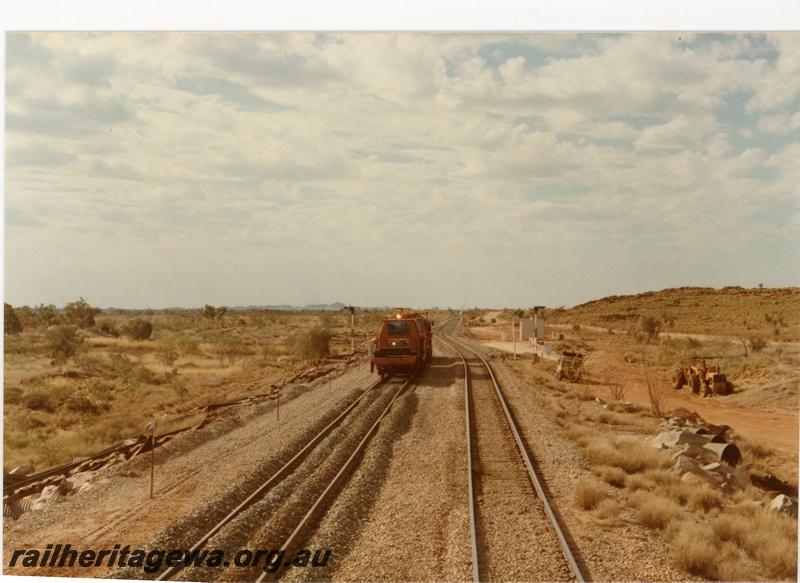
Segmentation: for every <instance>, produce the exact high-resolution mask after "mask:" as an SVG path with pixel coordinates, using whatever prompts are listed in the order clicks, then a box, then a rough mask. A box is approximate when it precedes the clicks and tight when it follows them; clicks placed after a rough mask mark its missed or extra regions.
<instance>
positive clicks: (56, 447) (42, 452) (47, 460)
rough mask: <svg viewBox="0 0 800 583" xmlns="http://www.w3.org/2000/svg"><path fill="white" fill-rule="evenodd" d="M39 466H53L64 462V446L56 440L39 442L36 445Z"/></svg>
mask: <svg viewBox="0 0 800 583" xmlns="http://www.w3.org/2000/svg"><path fill="white" fill-rule="evenodd" d="M34 449H35V451H36V460H37V465H38V466H45V467H47V466H52V465H55V464H57V463H58V462H61V461H64V456H65V448H64V445H63V444H62V443H61V442H59V441H55V440H49V441H39V442H37V443H36V444H35V445H34Z"/></svg>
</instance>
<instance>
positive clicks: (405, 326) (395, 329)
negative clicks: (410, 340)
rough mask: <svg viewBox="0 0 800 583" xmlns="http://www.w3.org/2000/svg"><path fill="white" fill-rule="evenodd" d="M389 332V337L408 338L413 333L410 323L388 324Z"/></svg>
mask: <svg viewBox="0 0 800 583" xmlns="http://www.w3.org/2000/svg"><path fill="white" fill-rule="evenodd" d="M387 324H388V326H387V332H388V334H389V336H408V335H409V334H410V333H411V323H410V322H394V321H391V320H390V321H389V322H387Z"/></svg>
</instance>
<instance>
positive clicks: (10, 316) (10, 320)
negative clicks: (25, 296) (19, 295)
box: [3, 304, 22, 334]
mask: <svg viewBox="0 0 800 583" xmlns="http://www.w3.org/2000/svg"><path fill="white" fill-rule="evenodd" d="M3 332H4V333H5V334H22V322H20V321H19V318H18V317H17V313H16V312H15V311H14V308H13V307H11V304H5V312H4V316H3Z"/></svg>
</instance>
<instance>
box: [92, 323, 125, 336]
mask: <svg viewBox="0 0 800 583" xmlns="http://www.w3.org/2000/svg"><path fill="white" fill-rule="evenodd" d="M97 329H98V330H100V333H101V334H104V335H106V336H112V337H114V338H119V334H120V332H119V329H118V328H117V327H116V326H114V323H113V322H112V321H111V320H98V322H97Z"/></svg>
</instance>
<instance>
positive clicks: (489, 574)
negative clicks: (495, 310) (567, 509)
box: [440, 335, 584, 582]
mask: <svg viewBox="0 0 800 583" xmlns="http://www.w3.org/2000/svg"><path fill="white" fill-rule="evenodd" d="M440 340H442V342H443V343H444V344H445V345H447V346H449V347H450V348H451V350H453V351H454V352H456V353H457V354H458V355H459V356H460V357H461V358H462V360H463V363H464V371H465V400H466V411H467V419H466V421H465V422H466V429H467V436H468V437H467V438H468V440H469V454H468V455H469V458H470V459H469V463H470V469H469V473H470V504H471V508H470V512H471V517H472V519H471V522H472V533H471V536H472V546H473V578H474V580H475V581H496V580H525V581H579V582H582V581H583V580H584V578H583V575H582V574H581V571H580V569H579V567H578V565H577V563H576V561H575V558H574V557H573V555H572V551H571V549H570V547H569V544H568V543H567V541H566V539H565V537H564V534H563V532H562V531H561V527H560V525H559V524H558V521H557V520H556V518H555V516H554V514H553V511H552V509H551V508H550V505H549V502H548V501H547V499H546V497H545V494H544V491H543V489H542V487H541V485H540V483H539V479H538V476H537V475H536V472H535V470H534V468H533V465H532V463H531V460H530V456H529V454H528V452H527V450H526V448H525V445H524V443H523V441H522V437H521V435H520V432H519V430H518V429H517V427H516V423H515V421H514V419H513V416H512V414H511V412H510V410H509V408H508V404H507V403H506V401H505V397H504V396H503V393H502V390H501V389H500V386H499V385H498V383H497V380H496V379H495V377H494V374H493V372H492V370H491V367H490V366H489V364H488V363H487V362H486V361H485V360H484V359H483V357H481V356H480V354H478V353H477V352H473V351H472V350H470V349H469V348H467V347H466V346H464V345H463V344H461V343H459V342H458V341H457V340H455V339H454V338H452V337H450V336H447V335H443V337H440Z"/></svg>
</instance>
